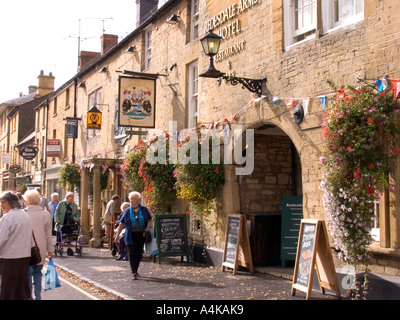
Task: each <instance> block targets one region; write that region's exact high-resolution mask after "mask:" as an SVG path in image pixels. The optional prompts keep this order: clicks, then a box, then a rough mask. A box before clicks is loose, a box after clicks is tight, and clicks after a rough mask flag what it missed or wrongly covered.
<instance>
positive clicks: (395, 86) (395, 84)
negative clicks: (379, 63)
mask: <svg viewBox="0 0 400 320" xmlns="http://www.w3.org/2000/svg"><path fill="white" fill-rule="evenodd" d="M391 85H392V90H393V100H396V99H397V96H398V95H399V93H400V80H393V79H391Z"/></svg>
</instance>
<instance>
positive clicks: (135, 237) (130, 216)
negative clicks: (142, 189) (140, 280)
mask: <svg viewBox="0 0 400 320" xmlns="http://www.w3.org/2000/svg"><path fill="white" fill-rule="evenodd" d="M128 198H129V202H130V204H131V205H130V207H129V208H127V209H125V211H124V212H123V213H122V215H121V218H120V224H119V226H118V230H117V235H116V237H115V239H118V238H119V234H120V233H121V231H122V230H123V228H125V244H126V247H127V248H128V255H129V263H130V266H131V270H132V274H133V280H137V276H138V272H137V271H138V269H139V264H140V261H141V260H142V255H143V246H144V232H145V231H148V228H147V226H150V227H151V224H152V217H151V215H150V212H149V210H148V209H147V208H146V207H143V206H142V205H140V198H141V196H140V193H139V192H136V191H133V192H131V193H129V196H128Z"/></svg>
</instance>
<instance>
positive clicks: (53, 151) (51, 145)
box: [46, 139, 61, 158]
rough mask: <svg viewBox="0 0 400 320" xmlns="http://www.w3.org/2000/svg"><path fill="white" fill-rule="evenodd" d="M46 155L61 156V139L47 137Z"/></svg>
mask: <svg viewBox="0 0 400 320" xmlns="http://www.w3.org/2000/svg"><path fill="white" fill-rule="evenodd" d="M46 150H47V152H46V155H47V156H48V157H51V158H58V157H60V156H61V140H60V139H48V140H47V148H46Z"/></svg>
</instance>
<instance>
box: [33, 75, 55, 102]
mask: <svg viewBox="0 0 400 320" xmlns="http://www.w3.org/2000/svg"><path fill="white" fill-rule="evenodd" d="M37 79H38V85H37V90H36V97H41V96H44V95H46V94H49V93H51V92H53V91H54V79H55V78H54V77H53V74H52V73H51V72H50V73H49V75H48V76H46V75H45V74H44V72H43V70H41V71H40V75H39V76H38V77H37Z"/></svg>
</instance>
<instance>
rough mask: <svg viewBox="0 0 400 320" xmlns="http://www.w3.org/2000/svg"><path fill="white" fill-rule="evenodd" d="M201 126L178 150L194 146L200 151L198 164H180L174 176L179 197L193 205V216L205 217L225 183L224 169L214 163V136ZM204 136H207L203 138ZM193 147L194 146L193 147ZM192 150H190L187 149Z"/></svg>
mask: <svg viewBox="0 0 400 320" xmlns="http://www.w3.org/2000/svg"><path fill="white" fill-rule="evenodd" d="M202 129H205V127H204V126H203V125H199V126H198V127H197V128H196V130H195V132H193V133H194V135H195V136H194V138H195V139H193V137H191V136H190V135H189V136H188V137H187V138H186V139H185V140H184V141H181V142H180V143H179V145H178V149H180V148H182V147H184V146H186V147H187V145H188V144H194V148H197V150H198V159H197V164H196V163H191V162H189V163H185V164H183V163H182V162H178V164H177V166H176V170H175V172H174V175H175V177H176V185H177V197H178V198H182V199H186V200H187V201H188V202H190V203H191V204H192V207H193V214H195V215H200V217H203V216H205V215H208V214H209V212H210V208H211V204H212V202H213V201H214V200H215V199H216V198H217V192H218V187H219V186H220V185H221V184H223V183H224V167H223V165H222V164H220V163H218V164H213V163H212V154H213V150H212V139H213V138H212V136H210V135H207V132H208V131H207V130H202ZM202 134H204V135H205V136H204V137H203V136H202ZM205 139H208V159H206V161H205V159H202V152H201V147H202V143H205ZM192 147H193V146H192ZM187 149H190V148H187Z"/></svg>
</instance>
